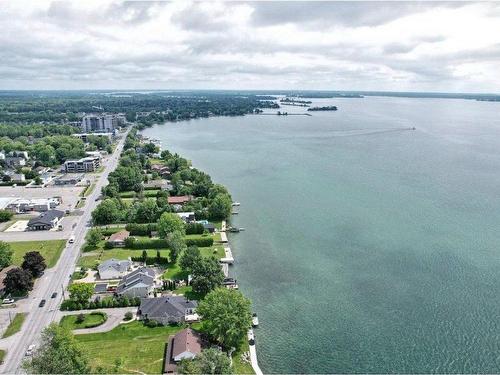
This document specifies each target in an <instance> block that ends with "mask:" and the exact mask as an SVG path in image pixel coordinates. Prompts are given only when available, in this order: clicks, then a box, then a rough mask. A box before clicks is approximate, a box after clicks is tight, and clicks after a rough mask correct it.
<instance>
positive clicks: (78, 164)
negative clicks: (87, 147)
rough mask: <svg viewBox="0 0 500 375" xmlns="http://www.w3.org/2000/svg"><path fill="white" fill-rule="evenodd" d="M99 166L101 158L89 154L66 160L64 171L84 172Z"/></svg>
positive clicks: (92, 170) (94, 169) (93, 170)
mask: <svg viewBox="0 0 500 375" xmlns="http://www.w3.org/2000/svg"><path fill="white" fill-rule="evenodd" d="M100 166H101V159H100V158H99V157H96V156H89V157H86V158H82V159H80V160H66V162H64V171H65V172H66V173H86V172H95V171H96V170H97V169H99V167H100Z"/></svg>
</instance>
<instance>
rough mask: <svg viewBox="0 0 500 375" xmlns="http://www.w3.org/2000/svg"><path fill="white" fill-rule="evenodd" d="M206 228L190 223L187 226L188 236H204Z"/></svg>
mask: <svg viewBox="0 0 500 375" xmlns="http://www.w3.org/2000/svg"><path fill="white" fill-rule="evenodd" d="M204 231H205V227H204V226H203V224H200V223H189V224H187V225H186V234H203V232H204Z"/></svg>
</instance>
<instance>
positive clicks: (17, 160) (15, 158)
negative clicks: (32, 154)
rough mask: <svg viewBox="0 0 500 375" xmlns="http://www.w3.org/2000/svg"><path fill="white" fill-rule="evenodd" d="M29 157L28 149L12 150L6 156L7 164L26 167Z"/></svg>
mask: <svg viewBox="0 0 500 375" xmlns="http://www.w3.org/2000/svg"><path fill="white" fill-rule="evenodd" d="M28 159H29V157H28V152H26V151H11V152H9V153H8V154H7V155H6V156H5V165H7V166H8V167H11V168H17V167H24V166H25V165H26V161H27V160H28Z"/></svg>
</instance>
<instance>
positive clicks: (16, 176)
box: [5, 170, 26, 182]
mask: <svg viewBox="0 0 500 375" xmlns="http://www.w3.org/2000/svg"><path fill="white" fill-rule="evenodd" d="M5 175H6V176H9V177H10V180H11V181H14V182H22V181H26V176H25V175H24V174H23V173H17V172H15V171H10V170H9V171H5Z"/></svg>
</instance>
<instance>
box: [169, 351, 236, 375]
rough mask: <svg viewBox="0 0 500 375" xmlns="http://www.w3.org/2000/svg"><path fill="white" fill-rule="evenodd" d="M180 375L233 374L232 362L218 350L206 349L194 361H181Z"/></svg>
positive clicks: (178, 369)
mask: <svg viewBox="0 0 500 375" xmlns="http://www.w3.org/2000/svg"><path fill="white" fill-rule="evenodd" d="M177 371H178V372H179V373H180V374H211V375H214V374H232V373H233V369H232V367H231V360H230V359H229V357H228V356H227V354H226V353H224V352H222V351H220V350H219V349H216V348H209V349H204V350H202V351H201V353H200V354H198V355H197V356H196V357H195V358H194V359H191V360H189V359H187V360H183V361H181V363H180V365H179V367H178V368H177Z"/></svg>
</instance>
